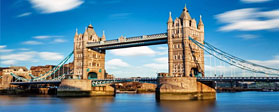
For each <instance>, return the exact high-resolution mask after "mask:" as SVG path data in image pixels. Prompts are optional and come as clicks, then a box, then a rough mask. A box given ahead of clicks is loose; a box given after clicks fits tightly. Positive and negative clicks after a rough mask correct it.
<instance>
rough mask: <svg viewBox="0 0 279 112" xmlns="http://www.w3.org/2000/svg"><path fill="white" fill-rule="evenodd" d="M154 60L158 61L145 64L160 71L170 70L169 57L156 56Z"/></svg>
mask: <svg viewBox="0 0 279 112" xmlns="http://www.w3.org/2000/svg"><path fill="white" fill-rule="evenodd" d="M154 61H155V62H156V63H149V64H144V65H143V66H144V67H148V68H151V69H154V70H160V71H162V70H163V71H167V70H168V57H160V58H155V59H154Z"/></svg>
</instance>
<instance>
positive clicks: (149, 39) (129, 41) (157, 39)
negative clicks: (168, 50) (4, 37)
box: [86, 33, 168, 50]
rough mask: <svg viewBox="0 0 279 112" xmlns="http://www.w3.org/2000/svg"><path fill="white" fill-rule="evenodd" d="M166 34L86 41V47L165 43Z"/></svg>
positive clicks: (166, 41)
mask: <svg viewBox="0 0 279 112" xmlns="http://www.w3.org/2000/svg"><path fill="white" fill-rule="evenodd" d="M167 43H168V35H167V33H160V34H153V35H143V36H137V37H128V38H124V37H123V38H122V39H120V38H119V39H116V40H107V41H100V42H88V43H87V45H86V47H87V48H89V49H95V50H109V49H118V48H128V47H137V46H146V45H157V44H167Z"/></svg>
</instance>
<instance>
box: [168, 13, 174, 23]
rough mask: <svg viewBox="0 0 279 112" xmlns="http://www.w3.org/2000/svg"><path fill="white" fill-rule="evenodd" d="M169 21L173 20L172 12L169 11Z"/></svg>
mask: <svg viewBox="0 0 279 112" xmlns="http://www.w3.org/2000/svg"><path fill="white" fill-rule="evenodd" d="M168 22H173V20H172V17H171V12H170V13H169V20H168Z"/></svg>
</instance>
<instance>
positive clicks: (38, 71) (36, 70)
mask: <svg viewBox="0 0 279 112" xmlns="http://www.w3.org/2000/svg"><path fill="white" fill-rule="evenodd" d="M54 67H55V66H54V65H46V66H32V67H31V68H30V70H31V71H32V75H33V76H36V77H39V76H40V75H42V74H45V73H47V72H48V71H50V70H51V69H53V68H54Z"/></svg>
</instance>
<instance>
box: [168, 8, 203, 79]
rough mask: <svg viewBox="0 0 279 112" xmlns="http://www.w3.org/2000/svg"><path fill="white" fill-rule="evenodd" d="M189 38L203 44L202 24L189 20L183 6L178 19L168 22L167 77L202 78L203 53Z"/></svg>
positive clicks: (186, 10) (170, 18) (188, 15)
mask: <svg viewBox="0 0 279 112" xmlns="http://www.w3.org/2000/svg"><path fill="white" fill-rule="evenodd" d="M189 37H191V38H193V39H195V40H197V41H198V42H200V43H204V24H203V22H202V18H201V16H200V20H199V24H198V25H197V22H196V20H195V19H194V18H191V16H190V14H189V11H188V9H187V7H186V5H185V7H184V9H183V11H182V13H181V15H180V17H178V18H176V19H174V20H173V19H172V17H171V13H170V14H169V20H168V47H169V76H175V77H188V76H190V77H197V76H204V51H203V50H202V49H200V48H198V46H197V45H195V44H194V43H193V42H191V40H189Z"/></svg>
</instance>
